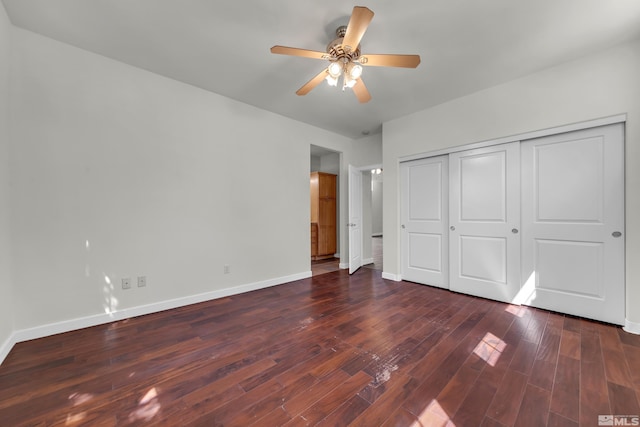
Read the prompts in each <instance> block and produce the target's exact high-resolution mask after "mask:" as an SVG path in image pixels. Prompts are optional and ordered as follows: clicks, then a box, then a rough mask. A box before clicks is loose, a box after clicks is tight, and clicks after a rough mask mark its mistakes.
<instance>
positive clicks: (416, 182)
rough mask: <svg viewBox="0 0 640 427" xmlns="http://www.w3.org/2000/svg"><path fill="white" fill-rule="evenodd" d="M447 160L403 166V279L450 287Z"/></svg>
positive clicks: (434, 159)
mask: <svg viewBox="0 0 640 427" xmlns="http://www.w3.org/2000/svg"><path fill="white" fill-rule="evenodd" d="M447 166H448V157H447V156H438V157H430V158H428V159H421V160H414V161H411V162H406V163H402V164H401V165H400V180H401V186H400V188H401V193H400V198H401V204H400V224H401V233H400V235H401V237H400V239H401V259H402V279H403V280H409V281H412V282H417V283H422V284H425V285H432V286H438V287H441V288H448V287H449V278H448V276H449V274H448V269H449V263H448V254H449V236H448V233H447V231H448V230H447V227H448V215H449V214H448V210H449V206H448V203H449V189H448V185H447V183H448V180H449V176H448V167H447Z"/></svg>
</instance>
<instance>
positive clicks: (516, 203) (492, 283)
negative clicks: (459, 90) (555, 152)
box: [449, 142, 520, 302]
mask: <svg viewBox="0 0 640 427" xmlns="http://www.w3.org/2000/svg"><path fill="white" fill-rule="evenodd" d="M449 187H450V201H449V209H450V215H449V226H450V227H449V228H450V231H449V236H450V239H449V245H450V249H449V255H450V256H449V263H450V275H449V277H450V279H449V280H450V281H449V284H450V288H451V290H453V291H457V292H462V293H465V294H471V295H477V296H481V297H484V298H490V299H494V300H498V301H505V302H511V301H512V300H513V299H514V298H515V297H516V295H517V293H518V291H519V289H520V234H519V233H520V230H519V229H520V145H519V143H518V142H513V143H509V144H501V145H495V146H491V147H486V148H480V149H475V150H469V151H462V152H458V153H452V154H450V155H449Z"/></svg>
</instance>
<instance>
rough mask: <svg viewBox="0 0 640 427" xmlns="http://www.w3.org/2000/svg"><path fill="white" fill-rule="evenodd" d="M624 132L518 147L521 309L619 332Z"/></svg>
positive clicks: (588, 133) (599, 131) (589, 132)
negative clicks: (553, 313) (606, 326)
mask: <svg viewBox="0 0 640 427" xmlns="http://www.w3.org/2000/svg"><path fill="white" fill-rule="evenodd" d="M623 132H624V129H623V125H622V124H615V125H609V126H603V127H598V128H592V129H586V130H581V131H576V132H569V133H565V134H561V135H554V136H549V137H544V138H538V139H535V140H530V141H527V142H523V144H522V209H523V211H522V221H523V235H522V239H523V247H522V250H523V283H524V287H523V293H522V295H523V300H524V301H523V302H525V303H528V304H530V305H533V306H536V307H541V308H546V309H550V310H555V311H560V312H564V313H569V314H574V315H578V316H583V317H588V318H592V319H597V320H602V321H606V322H611V323H616V324H624V319H625V305H624V304H625V303H624V140H623Z"/></svg>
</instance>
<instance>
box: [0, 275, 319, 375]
mask: <svg viewBox="0 0 640 427" xmlns="http://www.w3.org/2000/svg"><path fill="white" fill-rule="evenodd" d="M308 277H311V271H305V272H303V273H297V274H292V275H289V276H282V277H276V278H273V279H268V280H262V281H260V282H254V283H248V284H245V285H240V286H234V287H231V288H225V289H219V290H215V291H211V292H205V293H202V294H197V295H189V296H186V297H180V298H175V299H172V300H166V301H160V302H155V303H151V304H146V305H141V306H137V307H131V308H125V309H123V310H118V311H115V312H113V313H103V314H95V315H91V316H86V317H79V318H76V319H70V320H63V321H61V322H56V323H49V324H47V325H41V326H36V327H33V328H29V329H21V330H18V331H14V333H13V334H12V335H11V336H10V337H9V338H8V339H7V341H5V343H4V344H3V345H2V347H0V363H2V361H3V360H4V359H5V357H7V355H8V354H9V351H10V350H11V348H12V347H13V346H14V345H15V344H16V343H19V342H22V341H28V340H32V339H37V338H43V337H46V336H50V335H55V334H59V333H63V332H69V331H73V330H76V329H82V328H88V327H91V326H96V325H102V324H105V323H111V322H115V321H118V320H122V319H128V318H130V317H136V316H143V315H145V314H151V313H157V312H160V311H164V310H169V309H172V308H178V307H183V306H186V305H190V304H197V303H200V302H204V301H210V300H213V299H217V298H223V297H227V296H230V295H237V294H242V293H245V292H250V291H255V290H258V289H264V288H268V287H271V286H278V285H282V284H284V283H289V282H293V281H296V280H301V279H306V278H308Z"/></svg>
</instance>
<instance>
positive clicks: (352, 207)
mask: <svg viewBox="0 0 640 427" xmlns="http://www.w3.org/2000/svg"><path fill="white" fill-rule="evenodd" d="M347 225H348V228H349V274H353V273H354V272H355V271H356V270H357V269H359V268H360V267H362V172H361V171H359V170H358V169H356V168H354V167H353V166H351V165H349V223H348V224H347Z"/></svg>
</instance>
